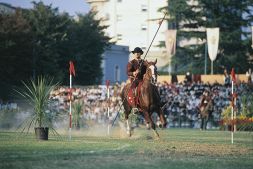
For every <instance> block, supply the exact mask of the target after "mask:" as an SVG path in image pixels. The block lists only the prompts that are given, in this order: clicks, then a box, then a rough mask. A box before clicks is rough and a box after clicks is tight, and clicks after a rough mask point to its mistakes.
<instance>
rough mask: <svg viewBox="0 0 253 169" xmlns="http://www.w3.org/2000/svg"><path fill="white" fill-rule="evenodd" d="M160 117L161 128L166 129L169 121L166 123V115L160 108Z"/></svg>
mask: <svg viewBox="0 0 253 169" xmlns="http://www.w3.org/2000/svg"><path fill="white" fill-rule="evenodd" d="M158 115H159V118H160V121H161V123H162V126H161V128H165V127H166V125H167V121H166V118H165V117H164V113H163V110H162V109H161V108H159V113H158Z"/></svg>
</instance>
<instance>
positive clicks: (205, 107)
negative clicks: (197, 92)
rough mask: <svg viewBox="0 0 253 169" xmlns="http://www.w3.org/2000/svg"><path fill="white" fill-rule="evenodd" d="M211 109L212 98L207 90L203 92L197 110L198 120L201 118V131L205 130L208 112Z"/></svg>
mask: <svg viewBox="0 0 253 169" xmlns="http://www.w3.org/2000/svg"><path fill="white" fill-rule="evenodd" d="M211 108H212V98H211V94H210V92H209V91H208V90H205V91H204V93H203V95H202V96H201V100H200V105H199V110H200V118H201V125H200V129H201V130H206V125H207V121H208V119H209V115H210V113H211V112H210V111H211Z"/></svg>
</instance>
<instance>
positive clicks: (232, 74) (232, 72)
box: [231, 68, 236, 82]
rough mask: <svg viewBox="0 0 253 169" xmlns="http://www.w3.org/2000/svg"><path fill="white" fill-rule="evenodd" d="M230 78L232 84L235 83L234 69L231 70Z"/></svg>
mask: <svg viewBox="0 0 253 169" xmlns="http://www.w3.org/2000/svg"><path fill="white" fill-rule="evenodd" d="M231 76H232V80H233V82H236V78H235V69H234V68H232V70H231Z"/></svg>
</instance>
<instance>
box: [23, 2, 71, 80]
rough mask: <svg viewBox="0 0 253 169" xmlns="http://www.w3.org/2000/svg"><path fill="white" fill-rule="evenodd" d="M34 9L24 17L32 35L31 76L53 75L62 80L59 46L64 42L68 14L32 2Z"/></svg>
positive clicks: (68, 19)
mask: <svg viewBox="0 0 253 169" xmlns="http://www.w3.org/2000/svg"><path fill="white" fill-rule="evenodd" d="M33 4H34V8H33V9H31V10H29V11H27V13H26V15H25V17H26V19H27V20H28V21H29V24H30V25H31V28H32V35H33V39H32V42H33V47H32V50H33V53H32V55H33V76H34V77H35V76H36V75H54V76H55V77H56V79H57V80H62V79H63V76H64V74H63V73H62V71H59V70H60V65H59V62H58V61H59V59H60V57H62V56H61V55H60V53H61V52H60V50H64V49H61V48H60V44H61V43H63V42H64V41H66V38H65V37H66V33H67V27H68V24H69V23H70V17H69V16H68V14H66V13H63V14H59V11H58V9H57V8H52V6H51V5H50V6H46V5H44V4H43V3H42V2H38V3H36V2H33Z"/></svg>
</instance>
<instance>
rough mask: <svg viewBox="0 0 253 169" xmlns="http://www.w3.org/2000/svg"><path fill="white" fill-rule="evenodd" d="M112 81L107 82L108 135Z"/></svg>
mask: <svg viewBox="0 0 253 169" xmlns="http://www.w3.org/2000/svg"><path fill="white" fill-rule="evenodd" d="M109 85H110V81H109V80H106V89H107V90H106V93H107V117H108V124H107V125H108V126H107V135H108V136H109V135H110V87H109Z"/></svg>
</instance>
